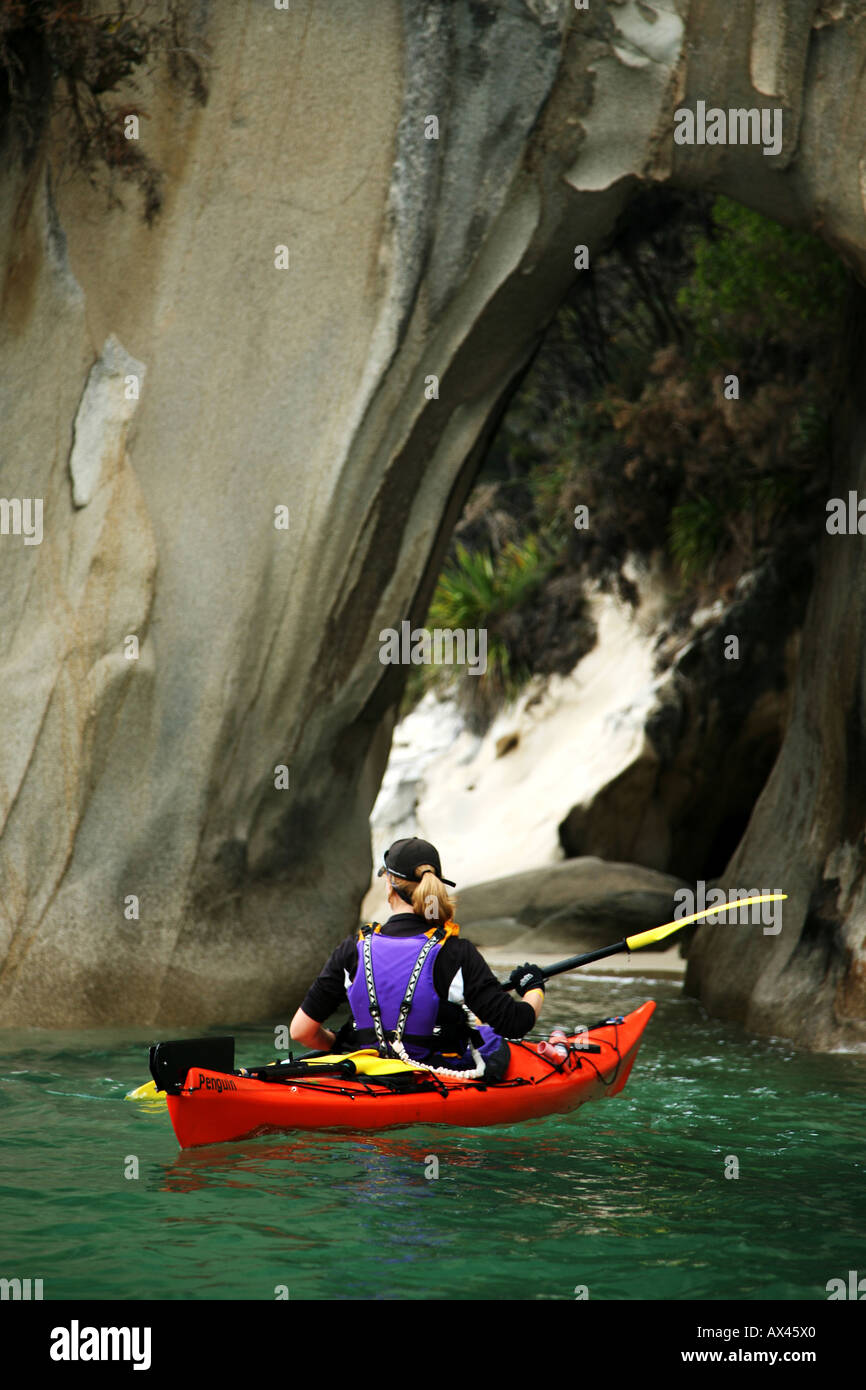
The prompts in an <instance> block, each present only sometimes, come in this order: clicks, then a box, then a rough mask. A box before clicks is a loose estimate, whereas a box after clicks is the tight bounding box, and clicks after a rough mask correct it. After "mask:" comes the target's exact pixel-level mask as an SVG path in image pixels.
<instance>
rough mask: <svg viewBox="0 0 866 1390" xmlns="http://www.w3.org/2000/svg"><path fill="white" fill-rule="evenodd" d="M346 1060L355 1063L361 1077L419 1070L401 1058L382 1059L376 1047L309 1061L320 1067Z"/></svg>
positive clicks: (312, 1064)
mask: <svg viewBox="0 0 866 1390" xmlns="http://www.w3.org/2000/svg"><path fill="white" fill-rule="evenodd" d="M346 1058H349V1060H350V1061H352V1062H354V1063H355V1067H356V1070H357V1072H358V1075H359V1076H391V1075H393V1074H395V1073H396V1072H399V1071H416V1070H417V1068H415V1067H410V1066H408V1065H407V1064H406V1063H405V1062H401V1061H400V1059H399V1057H380V1056H379V1054H378V1052H377V1051H376V1049H375V1047H365V1048H362V1049H361V1050H360V1051H359V1052H336V1053H333V1054H329V1055H328V1056H327V1057H310V1058H309V1059H308V1061H309V1065H310V1066H311V1067H319V1066H325V1065H326V1063H328V1062H345V1061H346ZM302 1060H305V1059H302Z"/></svg>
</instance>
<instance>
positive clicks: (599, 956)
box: [500, 893, 788, 989]
mask: <svg viewBox="0 0 866 1390" xmlns="http://www.w3.org/2000/svg"><path fill="white" fill-rule="evenodd" d="M787 896H788V894H787V893H763V894H761V896H760V897H756V898H737V900H736V901H735V902H732V903H722V904H721V906H719V907H705V908H702V909H701V911H700V912H693V913H692V914H691V916H690V917H680V918H678V919H677V920H676V921H675V922H665V923H664V925H663V926H661V927H652V928H650V930H649V931H642V932H638V933H637V934H636V935H635V936H627V937H625V938H624V939H623V940H622V941H617V942H615V943H614V945H613V946H602V947H600V949H599V950H597V951H587V953H586V954H585V955H583V956H569V957H568V960H560V961H557V963H556V965H548V966H546V967H545V968H544V969H542V971H541V973H542V975H543V976H544V978H545V979H546V980H549V979H550V977H551V975H562V974H563V972H564V971H566V970H576V969H577V968H578V966H579V965H589V963H590V961H594V960H604V958H605V956H616V955H619V954H620V952H622V951H638V950H640V948H641V947H642V946H653V945H654V944H655V942H656V941H662V940H663V939H664V938H665V937H666V936H670V935H671V933H672V932H675V931H679V929H680V927H687V926H688V924H689V922H696V921H697V920H698V918H699V917H709V916H711V915H714V914H715V913H717V912H730V911H731V909H732V908H733V909H734V910H735V911H736V909H737V908H738V907H747V906H748V905H749V904H750V903H773V902H778V900H779V899H780V898H787ZM500 984H501V985H502V988H503V989H514V985H513V984H512V983H511V982H510V981H508V980H505V981H502V980H500Z"/></svg>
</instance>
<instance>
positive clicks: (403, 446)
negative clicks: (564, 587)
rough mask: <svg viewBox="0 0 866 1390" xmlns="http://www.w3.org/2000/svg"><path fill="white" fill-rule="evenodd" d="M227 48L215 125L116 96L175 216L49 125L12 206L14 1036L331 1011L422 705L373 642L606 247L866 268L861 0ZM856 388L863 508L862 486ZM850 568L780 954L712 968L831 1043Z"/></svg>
mask: <svg viewBox="0 0 866 1390" xmlns="http://www.w3.org/2000/svg"><path fill="white" fill-rule="evenodd" d="M200 23H201V26H202V33H203V35H204V36H206V38H207V41H208V42H209V44H210V45H211V52H212V60H213V70H212V84H211V96H210V100H209V102H208V104H207V105H206V106H205V107H204V108H192V107H185V106H182V105H180V104H179V103H178V101H177V99H176V97H175V96H174V94H173V92H172V91H171V90H170V88H169V86H168V84H167V83H166V82H165V81H164V80H163V79H162V78H159V77H154V78H153V79H152V81H151V82H150V83H149V84H148V83H147V82H144V81H143V82H142V85H141V87H140V88H139V89H138V90H137V91H132V90H130V92H129V93H128V94H126V95H127V100H128V101H129V103H130V106H131V107H133V108H136V107H140V109H141V110H142V111H143V112H146V120H145V121H144V130H145V137H144V138H145V139H146V141H147V144H148V153H149V155H150V157H151V158H152V159H153V160H154V161H155V162H156V163H157V164H158V165H159V166H160V167H161V168H163V169H164V171H165V199H164V204H163V209H162V212H161V214H160V216H159V217H158V219H157V220H156V222H155V223H154V225H153V227H152V228H148V227H147V226H146V225H144V224H143V223H142V222H141V221H140V220H139V218H138V216H137V211H136V209H135V208H134V206H132V204H131V205H130V207H129V209H127V210H123V209H118V210H114V211H112V212H107V211H105V210H104V209H103V208H102V206H101V204H100V203H99V202H98V200H97V199H95V197H94V195H93V193H92V191H91V190H90V189H89V188H88V187H87V186H86V185H84V184H83V183H82V181H80V180H75V179H70V178H66V177H62V176H61V171H60V170H59V169H58V167H57V164H58V156H57V148H58V138H59V134H58V132H57V130H56V129H55V130H53V131H49V132H48V133H47V134H46V136H45V137H44V139H43V141H42V143H41V145H40V148H39V150H38V151H37V154H36V156H35V158H34V159H33V160H32V161H31V162H30V164H29V165H28V166H27V167H26V168H25V169H23V170H21V169H20V168H18V167H16V166H14V165H13V164H12V163H11V162H10V161H6V162H5V164H4V170H3V173H2V176H0V247H2V253H0V254H2V271H3V275H4V289H3V302H2V323H3V338H2V359H3V360H2V365H0V383H2V386H0V390H2V396H3V399H2V418H3V421H4V429H3V455H2V474H0V476H2V480H3V488H2V490H3V494H4V497H5V498H6V499H7V500H9V499H35V498H39V499H41V500H42V501H43V504H44V536H43V539H42V543H41V544H40V545H38V546H37V545H26V544H25V543H24V537H23V536H22V535H21V534H20V533H19V534H18V535H16V534H15V533H14V531H10V533H9V534H4V535H3V536H2V537H0V571H2V593H3V616H4V621H3V624H2V631H0V709H2V711H3V716H4V739H3V741H2V748H0V826H2V840H0V874H2V884H3V888H2V896H0V932H2V938H0V950H2V959H3V963H2V967H0V1000H2V1002H0V1022H2V1023H3V1024H23V1023H41V1024H45V1025H59V1024H76V1025H77V1024H89V1023H96V1022H115V1021H123V1022H130V1021H141V1022H148V1023H150V1022H156V1021H159V1022H161V1023H168V1022H193V1021H196V1022H198V1021H206V1020H213V1019H217V1018H231V1017H255V1016H263V1015H266V1014H275V1013H277V1012H279V1011H280V1010H284V1009H285V1008H286V1007H287V1006H288V1005H290V1004H291V1003H292V1001H293V1000H295V999H297V998H298V997H299V994H300V992H301V991H302V989H303V987H304V984H305V983H306V979H307V978H308V977H309V975H310V974H311V973H312V972H313V971H314V970H315V969H316V968H317V966H318V964H319V962H320V961H321V959H322V956H323V954H324V953H325V951H326V950H327V949H328V948H329V947H330V946H331V945H332V944H333V942H334V941H335V940H336V939H338V938H339V937H340V936H341V935H342V934H343V933H344V932H345V930H346V928H347V926H348V925H350V924H351V922H352V921H353V920H354V916H355V912H356V909H357V905H358V902H359V901H360V897H361V895H362V893H363V890H364V886H365V883H366V880H367V875H368V870H369V859H368V855H369V835H368V829H367V820H366V817H367V813H368V811H369V808H370V806H371V805H372V802H373V800H374V797H375V792H376V788H377V785H378V780H379V778H380V776H381V772H382V769H383V766H384V761H385V759H386V756H387V744H388V738H389V732H390V721H391V720H392V718H393V711H394V707H395V704H396V700H397V697H398V694H399V689H398V686H399V678H398V677H396V676H395V673H394V671H393V670H392V669H389V668H386V667H383V666H382V665H381V664H380V663H379V660H378V640H377V638H378V633H379V631H380V629H381V628H383V627H386V626H392V625H395V624H396V623H397V622H399V620H400V619H402V618H406V617H408V618H411V619H413V620H417V619H420V618H421V616H422V615H423V613H424V611H425V608H426V602H427V599H428V597H429V593H430V589H431V586H432V583H433V581H434V578H435V574H436V572H437V568H438V565H439V562H440V560H441V556H442V553H443V551H444V547H445V545H446V543H447V538H448V534H449V532H450V529H451V527H452V526H453V524H454V521H455V520H456V517H457V516H458V515H459V511H460V508H461V506H462V502H463V500H464V499H465V496H466V493H467V491H468V488H469V486H470V483H471V480H472V475H473V471H474V468H475V465H476V462H477V459H478V457H479V455H480V452H481V451H482V450H483V447H484V444H485V442H486V440H487V438H488V437H489V434H490V431H491V430H492V428H493V426H494V423H495V421H496V419H497V416H498V413H499V412H500V411H501V409H502V408H503V406H504V403H505V401H506V400H507V397H508V393H509V390H510V387H511V384H512V383H513V382H514V380H515V379H516V378H517V377H518V375H519V373H520V372H521V370H522V368H523V367H524V365H525V364H526V362H527V361H528V360H529V357H530V356H531V353H532V351H533V348H534V346H535V345H536V343H537V341H538V339H539V336H540V335H541V334H542V333H543V331H544V329H545V327H546V325H547V324H548V323H549V321H550V319H551V317H552V316H553V314H554V313H555V310H556V307H557V305H558V303H559V302H560V300H561V298H562V296H563V295H564V293H565V291H566V290H567V288H568V287H569V286H570V285H571V284H572V283H573V280H574V276H575V274H578V273H579V271H576V269H575V264H574V262H575V255H574V248H575V246H576V245H578V244H580V245H585V246H587V247H588V248H589V253H590V255H592V254H594V253H595V252H596V251H597V250H598V249H599V248H600V247H601V246H602V245H603V244H604V241H605V238H606V237H607V236H608V235H609V233H610V231H611V229H612V227H613V225H614V223H615V221H616V219H617V217H618V216H619V215H620V213H621V212H622V210H623V208H624V207H625V206H626V205H627V203H628V201H629V198H630V196H632V195H633V193H634V192H635V191H636V190H637V189H638V188H639V187H640V186H641V184H642V183H643V182H645V181H647V180H670V181H673V182H675V183H677V184H679V185H682V186H686V187H701V188H713V189H717V190H718V191H722V192H726V193H728V194H730V195H731V196H732V197H734V198H737V199H739V200H740V201H742V202H745V203H748V204H750V205H752V206H754V207H757V208H758V209H760V210H761V211H764V212H766V213H769V214H770V215H772V216H775V217H777V218H778V219H780V220H783V221H787V222H790V223H792V224H796V225H800V226H803V227H807V228H810V229H813V230H818V231H820V232H821V234H822V235H823V236H824V237H825V238H826V240H827V241H828V242H829V243H830V244H831V245H832V246H833V247H835V248H836V250H837V251H838V252H839V254H840V255H841V256H843V258H845V259H846V260H847V262H848V263H849V264H850V265H851V266H852V268H853V269H855V271H856V272H857V273H858V275H859V276H860V278H861V279H862V278H863V276H864V269H866V267H864V256H866V223H864V201H863V200H864V190H866V178H864V173H863V167H864V166H863V160H862V156H863V150H862V140H861V139H860V137H859V136H858V133H857V132H858V130H859V128H860V122H859V121H858V119H857V115H858V113H859V112H860V110H861V109H862V101H861V90H860V89H861V81H862V78H861V72H862V71H863V70H864V63H863V58H864V49H866V27H864V25H863V24H862V23H861V22H860V15H859V7H858V6H855V5H848V4H845V3H838V4H836V3H834V4H832V5H831V4H829V3H827V4H817V3H815V0H791V3H789V4H786V5H784V6H779V5H777V4H776V3H775V0H732V3H730V4H727V5H725V6H723V7H720V6H718V5H716V4H713V3H712V2H711V0H705V2H704V3H691V4H687V3H686V0H682V3H681V4H679V5H675V4H673V3H662V0H656V2H655V3H632V0H627V2H626V3H614V0H610V2H609V3H607V4H604V3H602V2H601V0H591V3H590V4H589V6H588V7H587V8H586V9H576V7H575V5H574V4H572V3H571V0H509V2H508V3H499V2H498V0H490V2H489V3H488V2H487V0H403V3H402V4H398V3H397V0H392V2H388V3H386V2H385V0H383V3H381V4H379V3H377V5H376V6H375V7H369V6H366V7H358V6H357V4H355V3H354V0H329V3H328V4H327V5H318V4H315V5H314V4H313V3H312V0H308V2H307V3H305V0H297V3H295V4H294V5H293V6H292V8H291V11H277V10H276V9H275V8H274V7H273V6H268V5H265V4H263V3H255V2H254V0H247V3H244V4H238V5H231V6H223V5H220V4H205V5H203V6H202V7H201V10H200ZM699 102H704V103H706V104H707V106H709V107H712V106H718V107H720V108H723V109H724V110H725V111H728V110H731V109H739V108H742V109H750V108H756V109H760V110H765V109H766V110H768V111H770V110H772V111H775V110H779V111H780V112H781V113H782V114H781V122H782V132H783V134H782V144H781V149H780V151H779V153H778V154H774V155H766V154H764V152H763V148H762V147H761V146H760V145H755V144H737V145H734V144H725V145H722V144H708V143H704V144H694V145H685V144H684V145H678V144H676V143H675V141H674V138H673V134H674V129H675V112H676V111H677V110H678V109H682V108H689V109H694V110H695V111H696V112H697V111H698V103H699ZM431 116H433V117H436V118H437V119H438V138H435V139H434V138H427V137H428V135H430V134H432V133H433V128H432V127H431V125H430V123H429V118H430V117H431ZM279 246H285V247H286V248H287V252H288V256H287V262H288V265H287V269H285V270H280V269H277V266H276V257H275V250H276V248H277V247H279ZM855 361H856V359H855V357H854V356H852V362H855ZM131 375H132V376H138V378H139V379H140V381H141V393H140V399H139V401H138V403H137V405H136V406H135V408H134V409H133V408H132V407H131V406H130V405H129V402H128V398H127V396H126V394H125V383H126V381H127V378H128V377H129V376H131ZM431 377H435V378H437V380H438V397H437V396H434V395H431V392H430V391H429V389H428V387H429V378H431ZM858 385H859V383H857V382H856V380H853V381H852V388H851V396H850V399H851V407H850V411H849V418H848V419H847V420H846V421H844V422H841V421H840V434H839V451H838V487H839V489H840V495H844V493H845V492H846V490H847V489H849V488H856V487H857V486H858V485H859V487H860V489H861V492H864V491H866V479H864V478H863V477H862V476H861V475H862V471H863V468H864V466H866V465H864V462H863V458H864V450H863V447H862V442H861V435H862V431H863V423H862V420H861V418H860V414H859V399H860V398H861V397H860V396H859V393H858V389H857V388H858ZM279 507H288V509H289V517H290V524H289V527H288V530H286V529H279V528H278V527H277V526H275V524H274V522H275V509H277V508H279ZM822 524H823V521H822V519H816V526H817V527H819V528H820V526H821V525H822ZM861 546H862V541H860V540H858V538H857V537H851V538H839V537H836V538H830V537H828V538H827V539H826V541H825V542H824V545H823V550H822V554H821V559H820V565H819V570H818V575H817V580H816V584H815V593H814V596H813V601H812V605H811V608H810V613H809V619H808V623H807V631H806V633H805V634H804V661H803V664H802V669H801V676H800V683H799V686H798V692H797V702H796V709H795V715H794V719H793V721H792V725H791V730H790V732H789V735H788V738H787V740H786V742H785V745H784V747H783V749H782V753H781V755H780V758H779V761H778V764H777V767H776V770H775V772H774V773H773V775H772V777H771V779H770V783H769V784H768V786H767V788H766V790H765V792H764V794H763V796H762V797H761V800H760V802H759V804H758V806H757V807H756V810H755V814H754V816H753V818H752V821H751V823H750V825H749V827H748V830H747V832H746V835H745V837H744V840H743V843H742V845H741V846H740V849H739V851H738V854H737V856H736V858H735V861H734V865H733V866H732V869H731V872H736V875H737V881H741V880H743V881H744V880H747V879H750V878H751V877H755V876H757V879H759V880H760V881H763V880H764V878H765V875H766V873H767V872H769V871H770V870H772V872H773V873H774V875H775V876H776V877H777V878H778V879H779V880H780V881H782V882H784V883H785V886H786V887H787V888H788V891H789V892H790V894H791V898H790V901H789V904H788V905H787V914H786V918H785V928H784V931H783V932H782V934H781V935H780V937H779V938H778V939H772V938H769V937H768V938H764V939H763V940H762V941H759V942H757V943H754V942H753V943H752V945H751V946H748V947H744V945H743V943H742V941H740V933H736V932H733V931H730V930H729V929H722V928H719V929H717V931H716V932H715V933H710V932H707V933H705V935H704V936H703V937H702V938H699V944H698V947H696V949H695V952H694V956H693V959H692V961H691V964H690V980H691V983H692V985H693V987H694V988H696V989H697V990H698V991H699V992H700V993H701V995H702V997H703V998H705V999H706V1001H707V1002H708V1004H709V1006H710V1007H711V1008H715V1009H718V1010H720V1011H724V1012H726V1013H732V1014H735V1015H736V1016H737V1017H741V1018H743V1019H744V1020H745V1021H746V1022H747V1023H749V1025H750V1026H753V1027H756V1028H761V1029H768V1028H769V1029H773V1030H775V1031H778V1032H790V1031H792V1030H793V1029H795V1028H796V1029H800V1028H801V1027H803V1026H804V1022H806V1021H808V1022H809V1025H810V1028H811V1030H812V1036H813V1037H814V1038H815V1039H816V1040H817V1042H818V1045H826V1044H827V1043H831V1042H833V1041H837V1040H839V1039H840V1038H844V1039H854V1038H856V1039H859V1038H861V1037H862V1030H863V1027H864V1024H863V1020H864V1018H866V998H864V978H866V977H864V973H863V972H864V960H866V952H864V948H863V944H862V941H860V940H859V939H858V932H859V936H860V937H862V935H863V933H862V923H863V921H864V900H863V892H864V890H863V875H862V864H863V849H864V847H863V819H864V818H863V815H862V804H863V800H862V799H863V793H862V786H863V778H862V775H861V774H862V770H863V767H864V746H863V739H864V733H863V730H864V727H866V691H864V673H863V660H862V652H863V636H862V632H863V623H862V615H861V609H862V605H863V584H864V581H863V578H862V564H861V563H860V555H861V549H860V547H861ZM131 635H132V636H137V638H138V640H139V647H140V654H139V656H138V659H137V660H136V659H129V657H128V648H127V638H128V637H129V636H131ZM833 652H836V653H837V654H838V658H839V659H838V664H835V665H834V664H832V663H831V662H830V661H829V660H828V656H829V655H830V654H831V653H833ZM282 766H285V767H286V768H287V769H288V777H287V779H286V778H285V777H284V778H282V779H279V778H275V771H274V769H275V768H276V767H282ZM285 780H288V786H284V785H275V782H280V781H285ZM839 846H842V847H843V848H841V849H840V848H839ZM768 866H769V867H768ZM136 911H137V913H138V915H137V916H135V912H136ZM858 924H860V925H858ZM816 953H817V955H816ZM816 960H820V968H819V967H818V966H816V964H815V962H816ZM807 1000H808V1006H809V1007H808V1013H807Z"/></svg>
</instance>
